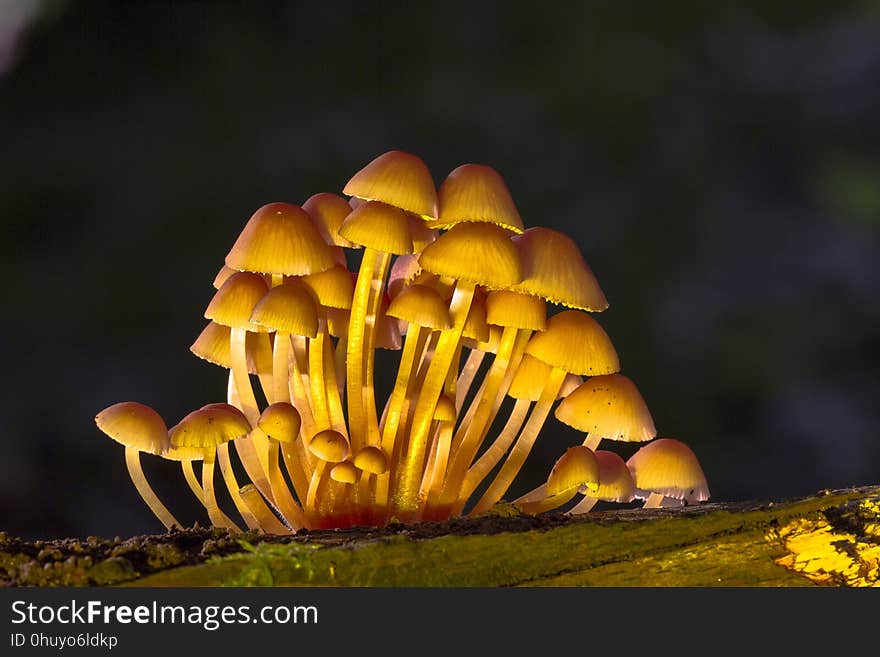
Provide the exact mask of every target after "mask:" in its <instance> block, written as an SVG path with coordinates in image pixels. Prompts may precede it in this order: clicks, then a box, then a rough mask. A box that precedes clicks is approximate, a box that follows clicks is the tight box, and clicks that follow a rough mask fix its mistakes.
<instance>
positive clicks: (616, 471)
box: [589, 449, 636, 502]
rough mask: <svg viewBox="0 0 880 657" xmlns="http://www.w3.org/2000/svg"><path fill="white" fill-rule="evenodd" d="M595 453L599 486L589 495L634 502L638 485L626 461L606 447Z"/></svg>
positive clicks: (612, 500)
mask: <svg viewBox="0 0 880 657" xmlns="http://www.w3.org/2000/svg"><path fill="white" fill-rule="evenodd" d="M594 453H595V455H596V462H597V463H598V464H599V488H598V490H596V491H593V492H590V493H589V495H590V496H591V497H595V498H596V499H598V500H602V501H604V502H632V501H633V496H634V494H635V488H636V487H635V482H633V478H632V474H630V471H629V468H627V467H626V462H625V461H624V460H623V459H622V458H620V456H618V455H617V454H615V453H614V452H609V451H606V450H604V449H600V450H597V451H596V452H594Z"/></svg>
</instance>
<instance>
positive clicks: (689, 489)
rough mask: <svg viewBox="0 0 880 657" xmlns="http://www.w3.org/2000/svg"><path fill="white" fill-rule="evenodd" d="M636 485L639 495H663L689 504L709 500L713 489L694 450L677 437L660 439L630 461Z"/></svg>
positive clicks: (641, 450) (645, 447) (627, 464)
mask: <svg viewBox="0 0 880 657" xmlns="http://www.w3.org/2000/svg"><path fill="white" fill-rule="evenodd" d="M626 466H627V467H628V468H629V470H630V472H631V473H632V476H633V481H634V482H635V486H636V492H635V496H636V497H639V498H642V499H644V498H646V497H647V494H648V492H654V493H660V494H662V495H664V496H665V497H673V498H675V499H679V500H687V501H689V502H702V501H704V500H708V499H709V486H708V484H707V483H706V475H705V474H703V469H702V468H701V467H700V462H699V461H698V460H697V457H696V455H695V454H694V453H693V451H691V448H690V447H688V446H687V445H685V444H684V443H683V442H681V441H679V440H675V439H674V438H658V439H657V440H654V441H652V442H650V443H648V444H647V445H645V446H643V447H642V448H641V449H640V450H639V451H637V452H636V453H635V454H633V455H632V456H631V457H630V458H629V460H628V461H627V462H626Z"/></svg>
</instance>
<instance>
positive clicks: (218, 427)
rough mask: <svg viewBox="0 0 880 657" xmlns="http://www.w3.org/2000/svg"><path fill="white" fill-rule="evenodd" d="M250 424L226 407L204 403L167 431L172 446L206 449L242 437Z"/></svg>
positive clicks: (240, 413) (242, 416) (231, 407)
mask: <svg viewBox="0 0 880 657" xmlns="http://www.w3.org/2000/svg"><path fill="white" fill-rule="evenodd" d="M250 431H251V425H250V423H249V422H248V421H247V418H246V417H245V416H244V413H242V412H241V411H240V410H238V409H237V408H235V406H232V405H230V404H224V403H218V404H206V405H204V406H202V407H201V408H200V409H198V410H196V411H193V412H192V413H189V414H188V415H186V416H185V417H184V418H183V419H182V420H181V421H180V422H178V423H177V424H175V425H174V426H173V427H171V429H169V430H168V439H169V440H170V442H171V446H172V447H175V448H177V447H198V448H202V449H210V448H214V447H217V446H218V445H222V444H223V443H225V442H229V441H230V440H235V439H236V438H241V437H242V436H246V435H247V434H249V433H250Z"/></svg>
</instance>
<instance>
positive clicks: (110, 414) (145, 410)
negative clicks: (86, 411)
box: [95, 401, 169, 454]
mask: <svg viewBox="0 0 880 657" xmlns="http://www.w3.org/2000/svg"><path fill="white" fill-rule="evenodd" d="M95 424H97V425H98V428H99V429H100V430H101V431H103V432H104V433H105V434H107V435H108V436H110V437H111V438H112V439H113V440H115V441H116V442H117V443H120V444H122V445H125V446H126V447H133V448H135V449H137V450H138V451H141V452H147V453H149V454H162V453H164V452H165V451H167V450H168V447H169V442H168V427H167V426H166V425H165V420H163V419H162V416H161V415H159V414H158V413H157V412H156V411H155V410H153V409H152V408H150V407H149V406H147V405H146V404H141V403H140V402H134V401H127V402H119V403H117V404H113V405H112V406H108V407H107V408H105V409H104V410H103V411H101V412H100V413H98V414H97V415H96V416H95Z"/></svg>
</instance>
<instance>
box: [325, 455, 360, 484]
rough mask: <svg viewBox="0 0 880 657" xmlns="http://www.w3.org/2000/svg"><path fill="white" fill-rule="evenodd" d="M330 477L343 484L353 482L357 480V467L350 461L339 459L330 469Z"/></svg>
mask: <svg viewBox="0 0 880 657" xmlns="http://www.w3.org/2000/svg"><path fill="white" fill-rule="evenodd" d="M330 478H331V479H332V480H333V481H338V482H340V483H343V484H353V483H354V482H356V481H357V480H358V469H357V467H355V464H354V463H352V462H351V461H341V462H339V463H337V464H336V465H334V466H333V468H332V469H331V470H330Z"/></svg>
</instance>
